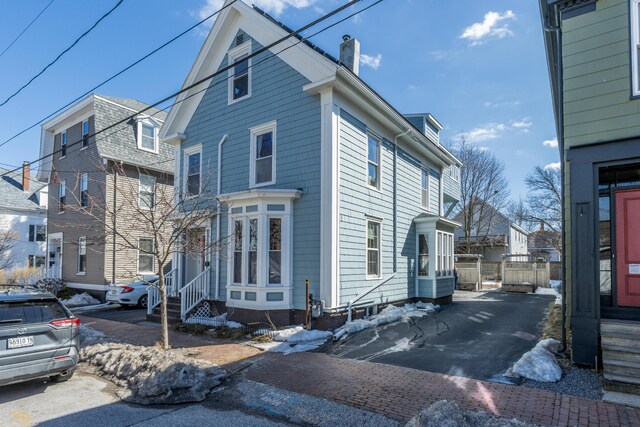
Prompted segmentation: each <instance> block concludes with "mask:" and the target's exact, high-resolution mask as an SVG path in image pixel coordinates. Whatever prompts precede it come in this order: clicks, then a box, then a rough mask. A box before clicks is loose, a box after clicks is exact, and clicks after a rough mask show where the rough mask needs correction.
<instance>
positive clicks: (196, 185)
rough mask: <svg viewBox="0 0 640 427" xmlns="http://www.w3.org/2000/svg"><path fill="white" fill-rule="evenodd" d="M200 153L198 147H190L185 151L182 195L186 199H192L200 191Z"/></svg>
mask: <svg viewBox="0 0 640 427" xmlns="http://www.w3.org/2000/svg"><path fill="white" fill-rule="evenodd" d="M201 157H202V153H201V151H200V146H197V147H192V148H190V149H187V150H185V161H184V170H185V180H184V194H185V196H186V197H194V196H197V195H198V194H200V191H201V179H200V175H201V170H202V162H201Z"/></svg>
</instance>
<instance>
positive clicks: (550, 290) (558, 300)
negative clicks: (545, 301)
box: [535, 287, 562, 305]
mask: <svg viewBox="0 0 640 427" xmlns="http://www.w3.org/2000/svg"><path fill="white" fill-rule="evenodd" d="M535 293H536V294H538V295H553V296H555V297H556V305H560V304H562V294H560V291H559V289H558V288H540V287H538V288H536V292H535Z"/></svg>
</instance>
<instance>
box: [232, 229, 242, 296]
mask: <svg viewBox="0 0 640 427" xmlns="http://www.w3.org/2000/svg"><path fill="white" fill-rule="evenodd" d="M233 224H234V233H233V234H234V238H235V241H234V251H233V283H242V220H241V219H237V220H235V221H233Z"/></svg>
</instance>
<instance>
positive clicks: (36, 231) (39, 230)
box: [29, 224, 47, 242]
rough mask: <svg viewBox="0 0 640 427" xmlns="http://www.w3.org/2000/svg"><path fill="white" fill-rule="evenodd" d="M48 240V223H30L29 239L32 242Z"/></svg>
mask: <svg viewBox="0 0 640 427" xmlns="http://www.w3.org/2000/svg"><path fill="white" fill-rule="evenodd" d="M46 240H47V226H46V225H37V224H30V225H29V241H30V242H44V241H46Z"/></svg>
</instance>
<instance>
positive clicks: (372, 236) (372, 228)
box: [367, 220, 381, 278]
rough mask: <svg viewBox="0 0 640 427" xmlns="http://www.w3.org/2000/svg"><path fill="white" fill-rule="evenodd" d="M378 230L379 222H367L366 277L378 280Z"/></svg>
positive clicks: (379, 227) (379, 228)
mask: <svg viewBox="0 0 640 427" xmlns="http://www.w3.org/2000/svg"><path fill="white" fill-rule="evenodd" d="M380 230H381V223H380V222H379V221H374V220H367V277H368V278H378V277H380V276H381V274H380V241H381V239H380V237H381V236H380Z"/></svg>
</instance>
